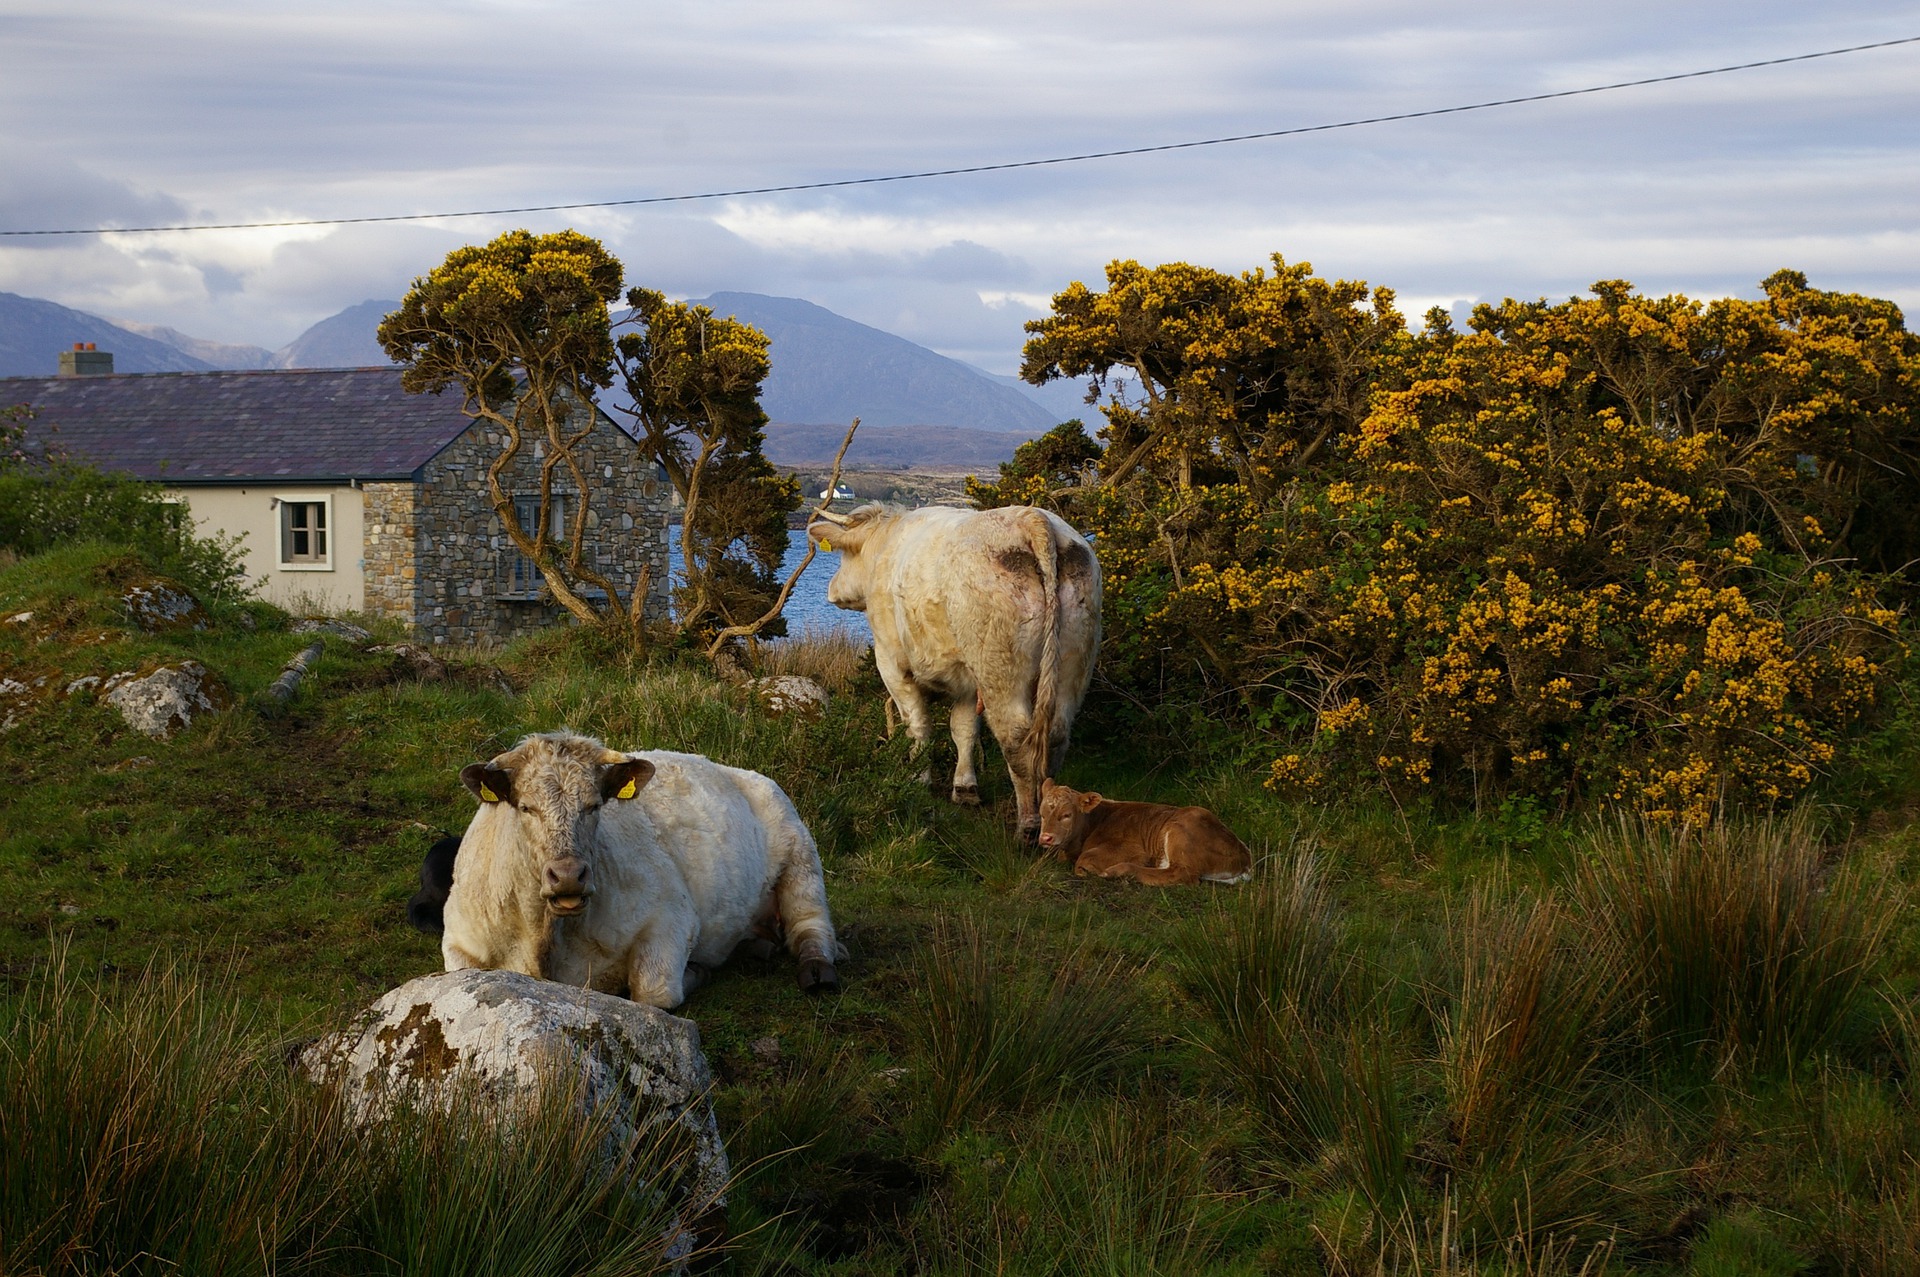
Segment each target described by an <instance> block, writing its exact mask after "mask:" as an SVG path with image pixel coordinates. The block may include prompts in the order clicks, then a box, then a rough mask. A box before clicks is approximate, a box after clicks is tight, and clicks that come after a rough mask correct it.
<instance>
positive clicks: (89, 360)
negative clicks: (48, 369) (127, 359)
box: [60, 341, 113, 377]
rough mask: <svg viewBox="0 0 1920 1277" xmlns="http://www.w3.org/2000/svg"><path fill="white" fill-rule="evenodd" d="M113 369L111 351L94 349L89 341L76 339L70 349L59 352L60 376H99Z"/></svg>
mask: <svg viewBox="0 0 1920 1277" xmlns="http://www.w3.org/2000/svg"><path fill="white" fill-rule="evenodd" d="M112 371H113V352H112V351H110V350H95V349H94V348H93V343H92V342H90V341H76V342H74V343H73V349H72V350H63V351H61V352H60V375H61V376H62V377H99V376H104V375H105V374H107V373H110V372H112Z"/></svg>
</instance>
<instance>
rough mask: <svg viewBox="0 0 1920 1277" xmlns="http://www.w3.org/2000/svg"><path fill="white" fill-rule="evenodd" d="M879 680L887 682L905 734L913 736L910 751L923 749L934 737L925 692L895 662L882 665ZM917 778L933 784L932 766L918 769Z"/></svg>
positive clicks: (919, 751) (931, 715) (931, 717)
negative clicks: (898, 710)
mask: <svg viewBox="0 0 1920 1277" xmlns="http://www.w3.org/2000/svg"><path fill="white" fill-rule="evenodd" d="M880 681H881V682H883V683H885V684H886V685H887V693H888V695H890V696H891V697H892V698H893V703H894V704H895V705H897V706H899V707H900V717H902V718H904V719H906V720H907V735H909V736H911V737H913V752H914V753H916V754H919V753H922V752H924V751H925V750H926V748H927V743H928V742H929V741H931V740H932V739H933V709H932V707H931V706H930V705H929V704H928V702H927V694H926V693H925V692H924V691H922V690H920V688H919V687H917V686H915V684H914V681H913V679H912V678H911V677H909V676H908V674H907V671H906V669H905V668H904V667H902V666H899V665H897V664H893V663H887V664H884V665H882V666H881V667H880ZM920 779H921V781H922V782H923V783H925V784H932V783H933V769H932V768H931V767H929V768H928V769H927V770H925V771H923V772H921V773H920Z"/></svg>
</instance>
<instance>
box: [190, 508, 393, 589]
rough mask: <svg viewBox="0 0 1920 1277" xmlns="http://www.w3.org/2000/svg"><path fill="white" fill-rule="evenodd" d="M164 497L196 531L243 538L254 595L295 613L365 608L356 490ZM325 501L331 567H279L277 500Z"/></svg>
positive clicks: (363, 540)
mask: <svg viewBox="0 0 1920 1277" xmlns="http://www.w3.org/2000/svg"><path fill="white" fill-rule="evenodd" d="M167 495H168V496H169V497H173V498H175V499H177V500H180V501H183V502H185V503H186V505H187V508H188V509H189V510H191V511H192V512H193V521H194V525H195V530H196V532H197V533H198V534H199V535H201V536H207V535H210V534H211V533H213V532H215V531H220V532H225V533H228V534H230V535H237V534H241V533H244V534H245V536H246V540H245V541H243V542H242V543H241V546H240V553H241V557H242V560H243V561H244V562H245V564H246V568H247V579H248V580H250V581H253V582H255V583H257V584H258V585H259V586H260V596H261V597H262V598H264V599H266V600H267V601H268V602H270V603H277V604H279V605H280V606H281V607H284V608H287V609H288V610H290V611H294V612H312V611H319V612H328V613H333V612H358V611H361V610H363V608H364V607H365V604H366V590H365V583H366V574H365V571H364V563H363V562H362V560H363V559H364V557H365V554H366V549H365V546H366V537H365V533H364V532H363V530H362V528H363V525H362V518H361V500H360V493H359V491H358V490H356V489H354V488H349V487H346V486H344V485H343V486H340V487H318V486H314V485H311V484H305V485H303V484H286V485H261V486H259V487H246V488H228V487H217V488H216V487H205V488H202V487H192V488H169V489H167ZM328 498H331V500H332V506H333V508H332V510H331V512H330V517H329V519H328V527H327V540H328V542H329V547H328V548H329V551H330V553H329V555H328V558H329V562H328V563H327V564H326V565H324V566H317V565H316V566H307V565H302V566H300V567H297V568H288V567H282V566H281V563H280V508H279V506H278V505H277V504H276V501H278V500H288V501H320V500H325V499H328Z"/></svg>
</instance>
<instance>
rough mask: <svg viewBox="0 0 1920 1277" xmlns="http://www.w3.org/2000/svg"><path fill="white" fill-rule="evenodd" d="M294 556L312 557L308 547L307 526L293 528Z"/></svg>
mask: <svg viewBox="0 0 1920 1277" xmlns="http://www.w3.org/2000/svg"><path fill="white" fill-rule="evenodd" d="M292 557H293V558H296V559H305V558H310V557H312V556H311V554H310V553H309V551H308V549H307V530H306V529H305V528H295V529H294V530H293V555H292Z"/></svg>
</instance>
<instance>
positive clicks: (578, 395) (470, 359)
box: [379, 230, 649, 636]
mask: <svg viewBox="0 0 1920 1277" xmlns="http://www.w3.org/2000/svg"><path fill="white" fill-rule="evenodd" d="M623 274H624V271H623V270H622V268H621V265H620V262H619V261H618V260H617V259H616V258H614V257H613V256H612V255H611V254H609V253H608V252H607V250H606V249H605V248H604V247H602V246H601V244H600V242H599V241H598V240H596V239H593V238H591V237H590V236H586V235H582V234H580V233H579V232H578V231H570V230H569V231H558V232H555V233H553V234H550V235H535V234H533V233H532V232H530V231H524V230H519V231H509V232H507V233H506V234H505V235H502V236H500V237H499V238H497V239H495V240H493V241H492V242H491V243H488V244H482V245H470V246H468V247H466V248H458V249H455V250H454V251H453V252H451V253H449V254H447V259H446V261H444V262H442V263H441V264H440V265H439V266H436V267H434V269H433V270H431V271H429V272H428V273H427V274H426V275H425V276H423V277H421V278H419V279H416V280H414V282H413V287H412V288H410V289H408V290H407V295H406V298H405V300H403V301H402V302H401V303H400V309H399V310H397V311H395V312H393V313H392V314H391V315H388V316H387V317H386V319H384V320H383V321H381V324H380V331H379V337H380V344H381V346H382V347H383V348H384V349H385V350H386V352H387V356H388V357H389V358H390V359H392V360H393V361H394V362H395V363H398V364H402V365H404V366H405V372H404V373H402V375H401V384H402V385H404V386H405V387H406V388H407V389H408V390H411V391H415V392H426V393H430V394H439V393H440V392H442V391H444V390H445V389H446V388H447V387H448V386H454V387H457V388H458V389H459V391H460V393H461V397H462V408H463V409H464V411H465V412H466V414H467V415H468V416H470V417H475V418H478V419H480V420H483V421H487V422H490V423H492V424H493V425H495V426H497V427H498V428H499V430H500V433H501V437H502V440H503V442H502V445H501V448H500V451H499V453H498V454H497V455H496V456H495V457H494V459H493V461H492V462H491V463H490V464H489V465H488V467H487V496H488V499H489V501H490V502H491V503H492V505H493V512H494V515H495V516H496V517H497V518H498V519H499V520H500V526H501V528H502V529H503V530H504V531H505V532H506V534H507V537H508V539H509V540H511V541H512V542H513V544H514V546H515V548H516V549H518V550H519V551H520V553H521V554H523V555H525V556H526V557H527V558H528V559H529V560H531V561H532V562H533V563H534V565H535V566H536V567H538V568H539V570H540V573H541V575H542V577H543V578H544V579H545V581H546V587H547V589H548V590H550V591H551V592H552V594H553V597H554V599H555V600H556V601H557V602H558V603H559V604H560V605H561V606H562V607H564V608H566V609H567V610H568V611H569V612H571V613H573V615H575V616H576V617H579V618H580V619H581V620H582V621H584V622H587V623H589V624H597V623H607V622H613V623H618V624H622V625H624V626H625V627H626V628H627V629H628V630H629V631H630V632H631V633H632V634H634V635H635V636H638V634H639V633H640V623H641V612H642V608H643V607H644V605H645V602H646V595H647V589H648V584H649V583H648V580H647V578H646V574H645V573H644V572H643V573H642V574H641V579H640V580H639V581H637V582H636V583H635V585H634V587H633V590H632V593H631V595H630V597H629V598H628V599H627V600H625V601H624V602H623V601H622V599H621V597H620V591H619V589H618V588H617V587H616V585H615V584H614V582H612V581H611V580H609V579H608V578H607V577H606V576H604V575H603V574H602V573H600V572H599V571H598V570H596V569H595V568H594V567H593V565H592V564H591V563H590V562H589V561H588V558H587V555H586V553H585V551H586V533H587V518H588V500H587V496H588V493H589V492H590V491H591V490H592V487H593V482H592V476H591V475H590V473H589V472H588V471H587V469H586V468H585V467H584V466H583V465H581V463H580V459H579V448H580V445H581V444H583V443H584V442H585V441H586V439H587V437H588V436H589V435H591V434H592V432H593V429H594V424H595V423H594V409H593V396H594V392H595V391H597V390H601V389H604V388H606V387H608V386H611V385H612V384H613V337H612V332H611V320H610V319H609V317H608V314H607V304H608V303H609V302H611V301H613V300H614V299H615V298H617V297H618V296H619V295H620V285H621V282H622V276H623ZM526 452H533V453H534V454H535V455H536V457H537V458H538V463H539V476H540V488H539V494H540V499H539V507H538V512H537V514H536V516H535V519H534V521H533V526H532V527H530V528H529V527H527V526H525V525H523V524H522V523H521V521H520V518H519V515H518V513H517V511H516V510H515V503H514V497H513V493H512V492H511V491H509V490H508V488H507V486H506V483H505V481H504V476H506V475H507V473H508V471H509V469H510V468H511V467H512V466H513V464H514V462H515V461H516V460H517V459H518V458H520V457H521V455H522V454H523V453H526ZM556 484H559V485H560V486H561V487H564V486H565V485H567V484H570V485H571V486H572V489H573V491H574V492H576V493H577V494H578V499H577V500H575V501H572V502H570V503H566V514H567V515H568V518H567V526H566V527H565V529H564V533H563V534H561V535H559V536H558V537H557V536H556V529H555V527H554V524H555V522H556V520H555V519H554V512H555V511H556V510H557V509H559V508H560V505H559V504H557V503H558V501H559V497H560V491H559V490H557V488H556ZM591 591H598V592H599V593H600V596H601V598H602V599H603V600H604V602H598V601H596V600H595V599H594V598H592V597H591V593H590V592H591Z"/></svg>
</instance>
